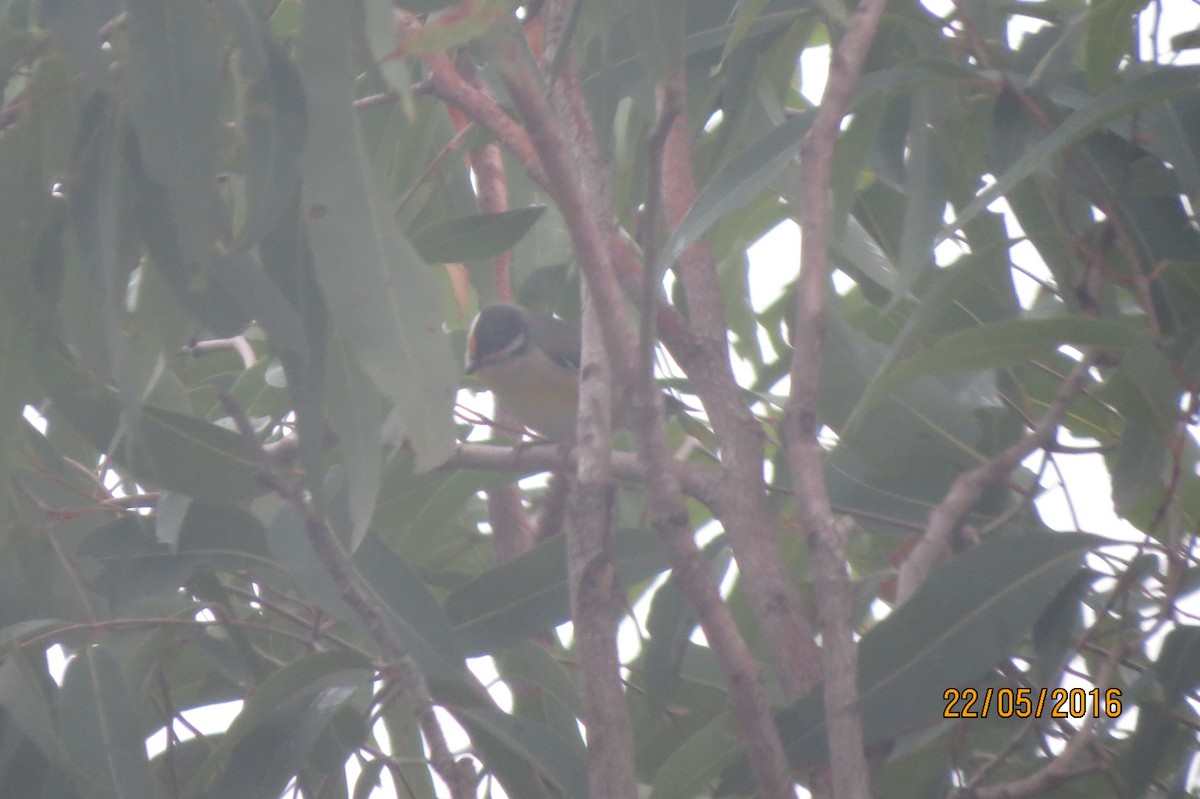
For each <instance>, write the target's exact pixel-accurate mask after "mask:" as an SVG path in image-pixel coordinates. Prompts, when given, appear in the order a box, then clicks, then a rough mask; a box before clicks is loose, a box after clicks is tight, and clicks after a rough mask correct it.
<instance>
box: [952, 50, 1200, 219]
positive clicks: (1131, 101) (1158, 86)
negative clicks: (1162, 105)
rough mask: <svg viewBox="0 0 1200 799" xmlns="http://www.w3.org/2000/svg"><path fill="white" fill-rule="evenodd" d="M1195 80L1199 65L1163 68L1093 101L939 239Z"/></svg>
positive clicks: (977, 199)
mask: <svg viewBox="0 0 1200 799" xmlns="http://www.w3.org/2000/svg"><path fill="white" fill-rule="evenodd" d="M1197 80H1200V66H1186V67H1166V66H1163V67H1159V68H1158V69H1155V70H1153V71H1150V72H1146V73H1144V74H1142V75H1140V76H1139V77H1136V78H1133V79H1132V80H1130V81H1129V82H1128V83H1123V84H1121V85H1120V86H1119V87H1117V88H1116V89H1113V90H1112V91H1110V92H1106V93H1104V94H1101V95H1099V96H1098V97H1095V98H1093V99H1092V100H1091V101H1090V102H1088V103H1086V104H1085V105H1084V106H1083V107H1081V108H1079V109H1078V110H1076V111H1075V112H1074V113H1072V114H1071V115H1070V116H1069V117H1067V118H1066V119H1065V120H1063V123H1062V124H1061V125H1059V126H1058V127H1057V128H1055V130H1054V132H1053V133H1051V134H1050V135H1049V136H1047V137H1045V138H1044V139H1041V140H1039V141H1038V142H1037V143H1036V144H1034V145H1033V146H1031V147H1030V148H1029V149H1028V150H1026V151H1025V154H1024V155H1022V156H1021V157H1020V158H1018V159H1017V161H1016V162H1015V163H1014V164H1013V165H1012V166H1011V167H1009V168H1008V170H1006V171H1005V172H1004V174H1002V175H1000V176H999V177H997V178H996V182H995V183H993V184H992V185H990V186H988V187H987V188H986V189H984V190H983V191H982V192H980V193H979V194H978V195H976V196H975V199H974V200H972V201H971V202H970V203H969V204H968V205H967V207H966V208H964V209H962V210H961V211H959V213H958V216H956V217H955V218H954V219H952V220H951V221H950V222H948V223H947V224H946V225H945V227H943V228H942V233H941V235H940V236H939V238H941V239H944V238H946V237H948V236H949V235H950V234H951V233H953V232H954V231H956V230H959V229H961V228H962V227H964V226H965V225H966V224H967V222H969V221H970V220H971V219H973V218H974V217H975V216H976V215H977V214H979V212H980V211H982V210H984V209H985V208H987V207H988V206H989V205H991V204H992V202H993V201H994V200H996V199H997V198H998V197H1002V196H1004V195H1005V194H1007V193H1008V192H1009V191H1010V190H1012V189H1013V188H1014V187H1015V186H1016V185H1017V184H1018V183H1020V182H1021V181H1023V180H1025V179H1026V178H1028V177H1029V176H1031V175H1033V174H1034V173H1035V172H1037V171H1038V170H1039V169H1041V168H1043V167H1045V166H1047V164H1049V162H1050V159H1051V158H1053V157H1054V156H1055V155H1057V154H1058V153H1059V152H1061V151H1062V150H1064V149H1066V148H1067V147H1069V146H1070V145H1072V144H1074V143H1075V142H1077V141H1079V140H1080V139H1082V138H1083V137H1084V136H1086V135H1088V134H1089V133H1092V132H1093V131H1096V130H1099V129H1100V128H1102V127H1104V126H1105V125H1107V124H1108V123H1109V122H1112V121H1113V120H1115V119H1117V118H1119V117H1121V116H1123V115H1125V114H1128V113H1130V112H1132V111H1135V110H1137V109H1139V108H1144V107H1145V106H1148V105H1153V104H1154V103H1157V102H1161V101H1162V100H1167V99H1170V98H1172V97H1175V96H1177V95H1180V94H1183V93H1184V92H1188V91H1193V90H1195V88H1196V82H1197Z"/></svg>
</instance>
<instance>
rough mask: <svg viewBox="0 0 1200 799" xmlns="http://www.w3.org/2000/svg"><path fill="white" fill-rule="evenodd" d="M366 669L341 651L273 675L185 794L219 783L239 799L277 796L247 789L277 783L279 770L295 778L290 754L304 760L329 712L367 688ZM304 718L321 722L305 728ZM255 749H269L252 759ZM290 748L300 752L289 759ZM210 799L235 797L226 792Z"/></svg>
mask: <svg viewBox="0 0 1200 799" xmlns="http://www.w3.org/2000/svg"><path fill="white" fill-rule="evenodd" d="M369 669H370V664H369V663H368V662H367V661H366V660H365V659H364V658H363V657H362V655H359V654H357V653H355V652H350V651H345V650H339V651H334V652H314V653H312V654H309V655H305V656H303V657H300V658H298V659H297V660H294V661H292V662H291V663H289V664H287V665H286V666H284V667H283V668H281V669H279V670H278V671H276V672H275V673H273V674H272V675H271V676H270V677H268V678H267V679H266V680H264V681H263V683H262V684H261V685H259V686H258V687H257V689H256V690H255V691H254V693H253V695H252V696H251V697H250V698H249V700H248V701H247V702H246V704H245V705H244V706H243V707H242V709H241V712H239V713H238V715H237V716H236V717H235V718H234V720H233V723H232V724H230V725H229V729H228V730H227V731H226V732H225V734H224V735H222V736H221V737H220V738H219V739H218V743H217V746H216V748H215V750H214V751H213V752H212V754H211V755H210V756H209V758H208V761H207V762H206V763H205V764H204V765H203V766H202V767H201V768H200V769H198V770H197V772H196V775H195V776H194V777H193V778H192V780H191V782H190V783H189V784H188V787H187V790H186V791H185V793H186V794H187V795H192V796H194V795H196V794H197V793H199V792H200V791H202V790H204V789H206V788H207V787H208V786H209V783H210V782H212V781H214V780H218V781H217V782H216V785H217V786H221V787H223V788H225V789H227V790H235V789H236V790H237V791H239V793H237V794H236V795H237V796H239V797H247V799H249V797H257V796H264V795H268V794H269V795H272V796H275V795H278V793H279V791H282V786H281V787H280V788H279V790H277V791H275V793H270V792H269V791H267V793H259V792H253V791H251V788H252V787H253V785H254V784H256V783H257V781H258V780H264V779H278V776H279V774H280V773H281V772H283V771H288V770H291V771H292V773H294V765H295V762H296V759H297V758H295V757H294V754H299V755H301V756H302V757H307V754H308V751H309V750H310V749H311V747H312V743H313V742H314V741H315V740H316V736H317V735H319V734H320V732H321V729H323V727H324V723H325V722H327V721H328V718H329V715H331V711H334V710H336V709H337V708H338V707H340V706H341V705H342V704H343V703H344V702H346V701H347V700H348V699H349V698H350V695H351V694H352V693H353V692H354V691H355V690H359V689H365V688H366V686H367V685H368V677H369V675H370V672H369ZM325 711H330V713H329V714H327V713H326V712H325ZM308 714H312V715H313V716H314V718H315V720H316V721H318V722H320V723H319V724H316V725H313V724H306V723H305V721H304V720H305V718H306V716H307V715H308ZM314 727H316V729H314ZM292 729H298V730H299V731H300V735H299V736H298V737H297V738H296V739H292V738H290V737H288V736H287V731H288V730H292ZM258 745H261V746H264V747H267V748H268V752H267V753H262V754H261V755H260V757H258V758H256V757H255V749H256V747H257V746H258ZM292 746H295V747H297V750H298V751H297V752H296V753H294V754H293V755H289V752H288V750H289V748H290V747H292ZM256 761H257V768H256V766H255V762H256ZM231 769H235V770H233V771H231ZM264 788H265V786H264ZM212 795H213V796H230V797H232V796H234V794H231V793H226V792H224V791H217V792H215V793H213V794H212Z"/></svg>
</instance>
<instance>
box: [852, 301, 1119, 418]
mask: <svg viewBox="0 0 1200 799" xmlns="http://www.w3.org/2000/svg"><path fill="white" fill-rule="evenodd" d="M1129 338H1130V328H1129V325H1127V324H1125V323H1124V322H1120V321H1115V320H1109V319H1087V318H1082V317H1080V318H1072V319H1014V320H1011V321H1003V322H993V323H991V324H983V325H979V326H977V327H971V328H965V329H963V330H959V331H956V332H954V333H951V334H950V335H948V336H945V337H944V338H942V339H940V340H938V341H937V342H935V343H934V344H933V345H932V346H930V347H928V348H927V349H924V350H921V351H919V352H915V353H913V354H912V355H910V356H909V357H907V358H904V359H902V360H900V361H898V362H897V363H896V364H894V365H893V366H892V367H891V368H890V369H888V370H887V371H885V372H884V373H883V374H881V375H879V377H877V378H876V379H875V380H874V381H873V382H872V383H871V385H870V386H869V388H868V389H867V391H866V393H865V394H864V395H863V397H862V399H861V400H860V402H859V404H858V407H856V408H855V410H854V416H853V417H852V419H851V421H850V422H848V423H847V426H851V425H852V424H853V423H854V421H855V420H857V419H861V418H863V417H864V416H865V415H866V414H867V412H868V411H870V410H871V409H872V408H873V407H874V406H875V405H876V404H877V403H878V402H880V401H881V400H882V399H884V398H885V397H888V396H890V395H892V394H893V393H894V392H895V391H896V389H898V388H899V387H901V386H903V385H904V384H905V383H907V382H909V381H910V380H913V379H915V378H918V377H921V376H923V375H935V374H943V373H945V372H953V371H962V370H968V369H997V368H1002V367H1005V366H1012V365H1015V364H1019V363H1023V362H1025V361H1027V360H1030V359H1034V358H1038V357H1046V356H1049V355H1051V354H1053V353H1054V351H1055V350H1057V348H1058V347H1060V346H1062V345H1063V344H1071V345H1074V346H1078V347H1100V348H1102V349H1105V350H1115V351H1118V352H1120V351H1124V349H1125V348H1126V347H1128V346H1129Z"/></svg>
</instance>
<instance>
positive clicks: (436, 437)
mask: <svg viewBox="0 0 1200 799" xmlns="http://www.w3.org/2000/svg"><path fill="white" fill-rule="evenodd" d="M356 13H357V11H356V9H355V6H354V4H353V3H351V2H342V0H335V1H333V2H328V3H316V4H313V3H310V4H306V5H305V6H304V22H303V27H302V30H301V36H300V45H299V69H300V77H301V81H302V84H303V86H304V91H305V96H306V99H307V105H308V112H309V128H308V138H307V142H306V145H305V149H304V159H303V171H304V217H305V219H306V223H307V229H308V237H309V241H310V242H311V245H312V252H313V257H314V261H315V263H316V274H317V280H318V282H319V283H320V285H321V289H322V291H323V293H324V295H325V299H326V301H327V302H328V304H329V314H330V317H331V318H332V322H333V328H334V331H335V332H336V333H337V335H340V336H343V337H344V338H345V341H346V344H347V346H348V348H349V349H350V350H351V351H352V352H353V353H354V355H355V357H356V358H357V359H358V360H359V363H360V364H361V365H362V367H363V369H364V370H365V371H366V373H367V374H368V375H370V377H371V378H372V379H373V380H374V381H375V383H376V385H377V386H378V387H379V388H380V390H381V391H383V393H384V395H385V396H386V397H387V398H388V399H389V400H390V401H391V402H393V403H394V404H395V405H396V406H397V407H398V408H399V410H400V413H401V414H402V415H403V417H404V424H405V434H406V435H407V437H408V441H409V443H410V445H411V446H412V448H413V451H414V452H415V454H416V458H417V466H418V468H419V469H429V468H432V467H433V466H436V465H437V464H439V463H441V462H442V461H443V460H445V458H446V456H447V455H449V452H450V445H451V442H452V440H453V429H452V426H451V419H450V409H451V406H452V404H453V402H452V395H453V391H454V387H455V383H456V382H457V374H456V372H457V370H456V369H455V367H454V364H453V362H452V360H451V357H450V351H449V346H448V344H447V342H446V339H445V336H444V335H443V333H442V329H441V327H442V314H441V312H440V308H441V302H440V297H441V294H440V291H439V290H438V288H437V285H436V283H435V282H434V280H433V277H432V275H430V274H429V273H428V272H427V271H426V270H427V267H425V265H424V264H423V263H422V262H421V260H420V258H419V257H418V256H417V254H416V252H415V251H414V250H413V248H412V245H410V244H409V243H408V241H407V240H406V239H405V238H404V236H403V235H402V234H401V233H400V231H399V230H398V229H397V228H396V225H395V223H394V222H393V221H392V219H391V215H390V213H388V212H387V211H386V209H385V208H383V206H382V204H381V202H380V195H379V190H378V188H377V186H376V185H375V183H374V179H373V177H372V175H371V174H370V172H369V171H368V170H367V158H366V154H365V153H364V151H363V145H362V139H361V135H360V133H359V129H358V124H357V121H356V119H355V117H354V115H353V113H352V110H351V102H352V101H353V100H354V97H355V94H354V77H355V69H354V65H353V64H352V63H351V62H350V59H349V47H348V45H349V43H350V40H351V39H350V28H349V24H350V21H351V20H353V19H354V18H355V16H356Z"/></svg>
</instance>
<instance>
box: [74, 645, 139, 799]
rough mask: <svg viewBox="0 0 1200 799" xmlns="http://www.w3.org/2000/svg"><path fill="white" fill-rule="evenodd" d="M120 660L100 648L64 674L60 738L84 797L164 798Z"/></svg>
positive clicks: (81, 655)
mask: <svg viewBox="0 0 1200 799" xmlns="http://www.w3.org/2000/svg"><path fill="white" fill-rule="evenodd" d="M137 718H138V713H137V712H136V710H135V706H134V704H133V702H132V700H131V698H130V696H129V689H128V687H127V686H126V685H125V679H124V677H122V675H121V669H120V666H119V665H118V664H117V661H116V659H115V658H114V657H113V656H112V655H111V654H110V653H109V652H108V650H107V649H105V648H104V647H101V646H87V647H84V648H83V649H81V650H80V651H79V652H77V653H76V655H75V657H74V658H72V659H71V661H70V663H68V664H67V671H66V674H64V675H63V688H62V702H61V705H60V710H59V717H58V727H59V738H60V740H61V741H62V745H63V750H64V752H65V754H66V756H67V758H68V761H67V762H68V763H69V764H70V767H71V769H72V770H73V771H74V772H76V773H77V774H79V775H80V776H79V778H78V781H77V783H76V785H77V788H78V790H79V791H80V795H81V796H83V797H85V799H91V798H92V797H95V799H101V798H103V799H110V798H111V799H147V797H154V796H158V795H160V790H159V785H158V782H157V780H155V778H154V775H153V774H152V773H151V771H150V764H149V762H148V761H147V759H146V744H145V741H144V738H143V734H142V732H141V731H140V730H139V729H138V728H137V726H136V720H137Z"/></svg>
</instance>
